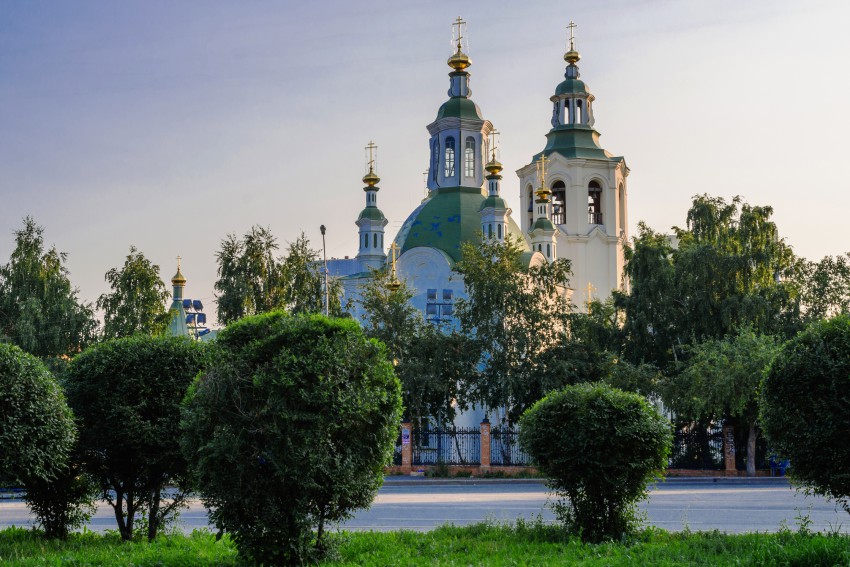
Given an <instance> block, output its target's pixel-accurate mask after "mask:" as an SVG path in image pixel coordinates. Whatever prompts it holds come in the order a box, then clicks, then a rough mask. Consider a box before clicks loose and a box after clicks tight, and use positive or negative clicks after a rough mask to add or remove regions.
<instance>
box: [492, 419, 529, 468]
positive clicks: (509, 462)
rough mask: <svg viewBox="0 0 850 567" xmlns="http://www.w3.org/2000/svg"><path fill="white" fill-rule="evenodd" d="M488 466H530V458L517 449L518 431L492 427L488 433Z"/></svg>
mask: <svg viewBox="0 0 850 567" xmlns="http://www.w3.org/2000/svg"><path fill="white" fill-rule="evenodd" d="M490 464H491V465H494V466H504V467H508V466H520V467H524V466H529V465H531V456H530V455H529V454H528V453H526V452H525V451H523V450H522V449H520V447H519V429H516V428H513V429H509V428H507V427H505V428H501V427H494V428H493V429H492V430H491V431H490Z"/></svg>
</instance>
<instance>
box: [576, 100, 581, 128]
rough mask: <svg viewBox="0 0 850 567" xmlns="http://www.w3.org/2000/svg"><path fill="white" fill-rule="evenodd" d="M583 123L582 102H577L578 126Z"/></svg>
mask: <svg viewBox="0 0 850 567" xmlns="http://www.w3.org/2000/svg"><path fill="white" fill-rule="evenodd" d="M581 123H582V112H581V100H580V99H579V100H577V101H576V124H581Z"/></svg>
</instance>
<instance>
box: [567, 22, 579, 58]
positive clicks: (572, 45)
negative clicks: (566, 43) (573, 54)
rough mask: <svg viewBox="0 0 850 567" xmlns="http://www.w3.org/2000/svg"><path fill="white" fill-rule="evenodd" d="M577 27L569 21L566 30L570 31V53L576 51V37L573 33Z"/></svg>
mask: <svg viewBox="0 0 850 567" xmlns="http://www.w3.org/2000/svg"><path fill="white" fill-rule="evenodd" d="M577 27H578V26H576V24H575V22H573V21H570V25H568V26H567V29H568V30H570V51H575V50H576V37H575V33H574V31H575V29H576V28H577Z"/></svg>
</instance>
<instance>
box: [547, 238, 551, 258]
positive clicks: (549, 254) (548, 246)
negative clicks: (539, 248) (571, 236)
mask: <svg viewBox="0 0 850 567" xmlns="http://www.w3.org/2000/svg"><path fill="white" fill-rule="evenodd" d="M546 257H547V258H551V257H552V245H551V244H549V243H548V242H547V243H546Z"/></svg>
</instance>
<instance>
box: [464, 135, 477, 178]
mask: <svg viewBox="0 0 850 567" xmlns="http://www.w3.org/2000/svg"><path fill="white" fill-rule="evenodd" d="M463 174H464V176H466V177H475V138H473V137H472V136H470V137H469V138H467V139H466V147H465V148H464V150H463Z"/></svg>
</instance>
